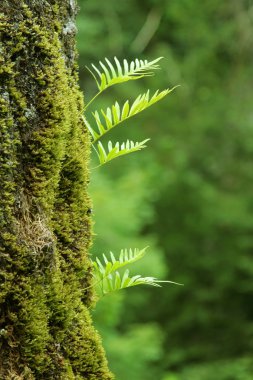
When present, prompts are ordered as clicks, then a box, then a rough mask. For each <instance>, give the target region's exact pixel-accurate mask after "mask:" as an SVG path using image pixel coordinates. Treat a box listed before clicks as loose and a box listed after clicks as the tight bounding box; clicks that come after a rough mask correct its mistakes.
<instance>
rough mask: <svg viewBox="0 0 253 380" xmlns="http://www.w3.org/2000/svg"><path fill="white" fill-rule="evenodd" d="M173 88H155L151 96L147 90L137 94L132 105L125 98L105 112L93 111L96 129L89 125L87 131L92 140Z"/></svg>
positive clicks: (162, 96)
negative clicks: (121, 103) (160, 89)
mask: <svg viewBox="0 0 253 380" xmlns="http://www.w3.org/2000/svg"><path fill="white" fill-rule="evenodd" d="M174 88H175V87H174ZM174 88H171V89H166V90H163V91H159V90H157V91H156V92H155V93H154V95H153V96H150V92H149V90H148V91H147V92H146V93H144V94H140V95H139V96H137V98H136V99H135V100H134V102H133V103H132V105H130V104H129V101H128V100H127V101H126V102H125V103H124V104H123V106H122V107H121V106H120V105H119V103H118V102H115V103H114V104H113V105H112V107H111V108H110V107H108V108H107V110H106V112H105V111H104V110H103V109H101V110H100V112H98V111H95V112H94V113H92V115H93V117H94V119H95V121H96V124H97V128H98V131H95V130H94V129H93V128H91V127H89V131H90V133H91V135H92V137H93V142H95V141H97V140H98V139H99V138H101V137H102V136H104V134H105V133H107V132H108V131H110V129H112V128H114V127H115V126H117V125H118V124H120V123H122V122H123V121H124V120H127V119H129V118H130V117H132V116H134V115H136V114H137V113H139V112H141V111H144V110H145V109H146V108H148V107H150V106H152V105H153V104H155V103H156V102H158V101H159V100H161V99H163V98H164V97H165V96H166V95H168V94H169V93H170V92H171V91H173V90H174Z"/></svg>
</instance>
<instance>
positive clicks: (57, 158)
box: [0, 0, 112, 380]
mask: <svg viewBox="0 0 253 380" xmlns="http://www.w3.org/2000/svg"><path fill="white" fill-rule="evenodd" d="M76 9H77V6H76V3H75V0H1V4H0V32H1V47H0V63H1V65H0V84H1V98H0V118H1V124H0V195H1V197H0V379H4V380H8V379H29V380H30V379H36V380H37V379H38V380H39V379H45V380H50V379H54V380H56V379H62V380H72V379H77V380H81V379H88V380H95V379H96V380H97V379H99V380H109V379H111V378H112V376H111V374H110V372H109V371H108V368H107V362H106V359H105V355H104V351H103V348H102V346H101V341H100V338H99V336H98V335H97V333H96V331H95V329H94V328H93V326H92V321H91V317H90V314H89V311H88V308H89V307H90V305H91V304H92V301H93V294H92V291H91V290H90V289H91V288H90V287H89V286H90V283H91V273H90V271H91V264H90V259H89V257H88V249H89V246H90V242H91V228H90V225H91V223H90V213H89V209H90V199H89V196H88V194H87V185H88V182H89V173H88V168H87V167H88V160H89V153H90V146H89V136H88V134H87V130H86V128H85V126H84V125H83V122H82V118H81V115H82V113H83V108H84V106H83V98H82V94H81V92H80V90H79V87H78V75H77V63H76V51H75V34H76V27H75V16H76Z"/></svg>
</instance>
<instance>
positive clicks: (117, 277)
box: [93, 247, 180, 295]
mask: <svg viewBox="0 0 253 380" xmlns="http://www.w3.org/2000/svg"><path fill="white" fill-rule="evenodd" d="M146 249H147V247H145V248H144V249H142V250H139V249H134V250H132V249H130V250H127V249H125V250H121V252H120V255H119V259H118V260H117V259H116V258H115V256H114V254H113V253H112V252H110V258H109V259H108V258H107V257H106V256H105V255H103V262H102V260H100V259H98V258H96V261H94V262H93V267H94V271H93V275H94V279H95V285H97V287H98V288H99V290H100V291H101V293H102V295H105V294H107V293H110V292H114V291H116V290H120V289H124V288H128V287H131V286H136V285H151V286H161V285H160V283H161V282H167V283H172V284H177V283H176V282H173V281H160V280H157V279H156V278H155V277H141V275H135V276H132V277H131V276H129V270H128V269H126V270H125V271H124V272H123V273H122V274H120V272H119V271H118V270H119V269H121V268H122V267H124V266H126V265H129V264H132V263H134V262H135V261H137V260H140V259H141V258H143V257H144V255H145V254H146ZM177 285H180V284H177Z"/></svg>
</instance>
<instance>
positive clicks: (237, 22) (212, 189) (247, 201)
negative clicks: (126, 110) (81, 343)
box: [78, 0, 253, 380]
mask: <svg viewBox="0 0 253 380" xmlns="http://www.w3.org/2000/svg"><path fill="white" fill-rule="evenodd" d="M79 5H80V13H79V17H78V30H79V33H78V48H79V53H80V57H79V59H80V60H79V64H80V79H81V86H82V88H83V90H84V94H85V100H86V101H88V100H89V99H90V98H91V97H92V96H93V95H94V93H95V92H96V88H95V84H94V81H93V79H92V77H91V76H90V74H89V72H88V71H87V70H86V69H85V66H86V65H88V66H89V65H90V64H91V63H95V64H97V62H98V61H99V60H101V59H104V57H108V58H109V59H113V57H114V56H117V57H118V58H119V59H120V60H122V59H123V58H127V59H128V60H132V59H134V58H136V57H138V58H140V59H142V58H145V59H148V60H152V59H155V58H157V57H159V56H163V57H164V59H163V60H162V61H161V67H162V69H161V71H159V72H156V75H155V76H154V77H150V78H146V79H142V80H140V81H133V82H131V83H129V84H122V85H118V86H115V87H114V88H111V89H108V90H107V91H106V92H105V93H104V94H103V95H102V96H101V97H99V98H98V99H97V103H96V108H100V107H102V106H103V107H105V106H106V105H107V104H108V105H110V104H111V103H112V102H114V100H115V99H118V100H119V101H125V100H126V99H134V98H135V97H136V96H137V95H138V94H139V93H143V92H145V91H146V90H147V89H148V88H150V89H151V90H153V91H155V90H156V89H158V88H159V89H164V88H167V87H171V86H175V85H177V84H180V85H181V86H180V87H179V88H177V89H176V90H175V91H174V92H173V93H172V94H171V95H169V96H168V97H166V98H165V99H164V100H163V101H161V102H160V103H158V104H157V105H156V106H154V108H149V109H148V110H146V111H145V112H143V113H142V114H139V115H138V116H137V117H136V118H134V119H130V121H129V123H126V124H124V125H122V126H121V127H118V128H117V129H115V131H111V135H110V138H111V139H114V140H116V141H117V140H119V141H125V140H126V139H127V138H131V139H133V140H135V141H141V140H143V139H145V138H147V137H150V138H151V142H150V143H149V147H148V148H147V149H146V150H145V151H143V152H141V153H136V154H133V155H132V157H131V156H129V157H123V158H120V159H118V160H115V162H112V163H110V164H108V165H107V166H104V167H102V168H100V169H97V170H94V171H92V173H91V176H92V177H91V185H90V192H91V195H92V198H93V202H94V222H95V224H94V233H95V234H96V235H95V237H94V238H95V241H94V245H93V247H92V252H93V254H94V255H99V254H101V253H103V252H104V253H107V252H109V251H110V250H111V251H113V252H114V253H115V254H117V253H118V252H119V250H120V249H121V248H126V247H132V248H134V247H139V248H143V247H145V246H146V245H149V247H150V248H149V254H148V255H147V258H146V259H145V260H144V261H143V262H142V263H141V262H140V264H139V265H140V266H139V267H137V269H136V270H137V273H138V271H139V272H140V273H141V274H143V275H153V276H155V277H159V278H163V279H170V280H174V281H177V282H180V283H183V284H184V286H183V287H181V286H176V285H164V286H163V288H162V289H157V288H154V289H153V288H151V287H150V288H148V287H139V288H138V287H136V288H131V289H129V290H127V291H122V292H119V293H118V294H116V293H115V294H114V295H111V296H107V297H105V298H104V299H103V300H101V301H100V302H99V303H98V304H97V307H96V309H95V310H94V312H93V315H94V318H95V322H96V326H97V329H98V330H99V331H100V333H101V335H102V337H103V341H104V346H105V348H106V351H107V356H108V359H109V363H110V367H111V369H112V371H113V372H114V373H115V374H116V379H117V380H154V379H155V380H252V379H253V91H252V88H253V2H252V1H251V0H229V1H221V0H207V1H202V0H145V1H144V0H127V1H126V0H125V1H123V0H121V1H120V0H108V1H104V0H96V1H94V0H79ZM86 116H87V117H88V116H89V115H88V114H87V115H86Z"/></svg>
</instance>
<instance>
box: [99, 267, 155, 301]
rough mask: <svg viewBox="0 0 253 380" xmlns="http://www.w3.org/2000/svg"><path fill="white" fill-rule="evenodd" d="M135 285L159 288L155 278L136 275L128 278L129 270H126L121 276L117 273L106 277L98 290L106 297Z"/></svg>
mask: <svg viewBox="0 0 253 380" xmlns="http://www.w3.org/2000/svg"><path fill="white" fill-rule="evenodd" d="M137 285H151V286H157V287H160V286H161V285H159V284H158V283H157V280H156V278H154V277H141V276H140V275H136V276H133V277H130V276H129V270H128V269H126V270H125V271H124V273H123V274H120V273H119V272H118V271H116V272H114V273H112V274H110V275H109V276H107V277H106V278H105V279H104V280H103V281H102V282H101V284H100V289H101V291H102V294H103V295H106V294H108V293H111V292H115V291H116V290H121V289H125V288H129V287H131V286H137Z"/></svg>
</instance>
